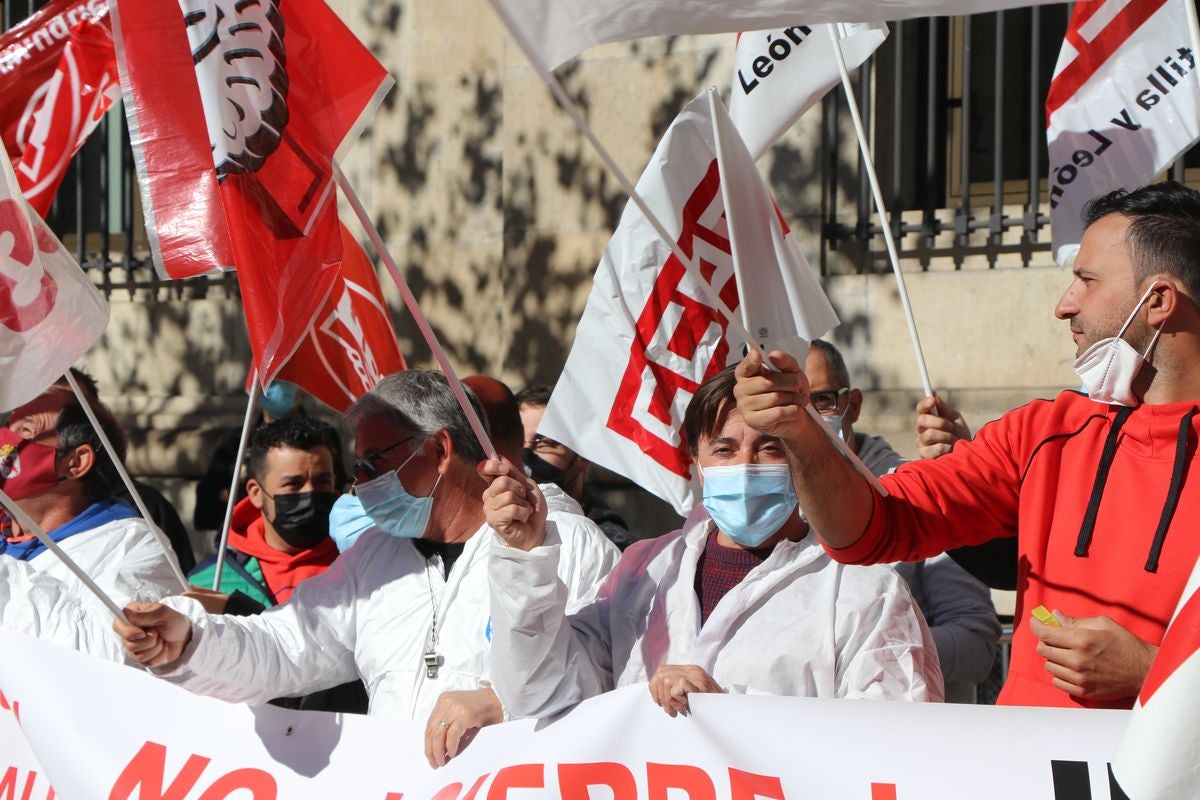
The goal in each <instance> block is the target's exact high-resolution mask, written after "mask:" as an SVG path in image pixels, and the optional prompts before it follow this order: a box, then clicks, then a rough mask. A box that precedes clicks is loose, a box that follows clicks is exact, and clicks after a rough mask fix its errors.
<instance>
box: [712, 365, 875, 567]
mask: <svg viewBox="0 0 1200 800" xmlns="http://www.w3.org/2000/svg"><path fill="white" fill-rule="evenodd" d="M770 359H771V363H772V364H774V366H775V369H774V370H772V369H771V368H770V367H769V366H768V365H766V364H764V363H763V357H762V354H761V353H759V352H758V351H757V350H751V351H750V353H748V354H747V355H746V357H745V358H743V359H742V362H741V363H740V364H738V366H737V370H736V371H735V375H736V376H737V386H736V387H735V388H734V392H733V394H734V397H736V398H737V407H738V411H740V412H741V414H742V419H743V420H745V422H746V424H747V425H749V426H750V427H752V428H754V429H755V430H758V431H761V432H762V433H766V434H770V435H772V436H778V437H779V438H780V439H781V440H782V441H783V444H784V446H785V447H786V448H787V452H788V460H789V461H790V462H791V468H792V480H793V481H794V482H795V484H796V496H797V499H798V500H799V501H800V510H801V511H802V512H803V513H804V515H805V517H807V518H808V521H809V524H811V525H812V526H813V529H814V530H816V532H817V535H818V536H820V538H821V540H822V541H823V542H825V544H826V545H828V546H829V547H832V548H834V549H842V548H845V547H849V546H850V545H852V544H854V543H855V542H857V541H858V540H859V538H860V537H861V536H862V534H863V531H865V530H866V527H867V523H868V522H870V520H871V509H872V507H873V503H874V497H873V495H874V489H872V488H871V485H870V484H869V483H867V481H866V480H865V479H864V478H863V477H862V476H861V475H859V474H858V471H857V470H856V469H855V468H854V466H853V465H852V464H851V463H850V462H849V461H847V460H846V459H845V458H844V457H843V456H842V455H841V454H840V453H839V452H838V451H837V448H836V447H834V445H833V442H831V441H830V440H829V436H828V434H827V433H826V432H825V431H824V430H823V429H822V426H821V424H820V423H819V422H817V421H816V420H814V419H813V418H812V417H811V416H810V415H809V414H808V412H806V411H805V410H804V407H805V406H806V405H808V402H809V401H808V389H809V386H808V378H807V377H806V376H805V375H804V372H803V371H802V370H801V369H800V364H799V363H798V362H797V361H796V359H795V358H793V357H792V356H790V355H788V354H787V353H783V352H780V351H778V350H773V351H772V352H771V353H770Z"/></svg>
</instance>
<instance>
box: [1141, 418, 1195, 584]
mask: <svg viewBox="0 0 1200 800" xmlns="http://www.w3.org/2000/svg"><path fill="white" fill-rule="evenodd" d="M1197 411H1198V409H1195V408H1193V409H1192V410H1191V411H1189V412H1188V413H1187V414H1185V415H1184V416H1183V419H1182V420H1180V422H1179V435H1178V436H1177V437H1176V439H1175V466H1174V467H1173V468H1172V469H1171V486H1170V488H1169V489H1167V502H1166V504H1165V505H1163V510H1162V517H1161V518H1160V519H1159V520H1158V530H1157V531H1155V532H1154V544H1152V545H1151V546H1150V555H1149V556H1148V557H1147V558H1146V572H1158V556H1159V554H1160V553H1162V548H1163V542H1164V541H1165V540H1166V538H1167V528H1169V527H1171V518H1172V517H1174V516H1175V507H1176V506H1178V505H1179V493H1180V491H1181V490H1182V489H1183V480H1184V478H1185V477H1187V465H1188V457H1187V451H1188V434H1189V433H1191V430H1192V417H1194V416H1196V413H1197Z"/></svg>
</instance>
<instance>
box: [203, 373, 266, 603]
mask: <svg viewBox="0 0 1200 800" xmlns="http://www.w3.org/2000/svg"><path fill="white" fill-rule="evenodd" d="M260 389H261V384H260V383H259V380H258V367H254V373H253V376H252V377H251V378H250V399H249V400H247V401H246V419H245V420H244V421H243V422H242V435H241V438H240V439H238V449H237V458H236V460H234V462H233V477H232V478H231V479H230V481H229V499H228V500H226V501H225V521H224V522H222V523H221V541H220V543H219V544H218V545H217V566H216V568H215V569H214V570H213V582H212V590H213V591H214V592H217V591H220V589H221V570H223V569H224V568H225V548H226V547H228V546H229V526H230V525H232V524H233V507H234V506H236V505H237V495H238V488H239V487H240V486H241V483H242V481H241V477H242V461H243V460H244V459H245V458H246V444H247V443H248V442H249V441H250V431H251V430H253V428H254V415H255V412H256V411H258V395H259V393H260Z"/></svg>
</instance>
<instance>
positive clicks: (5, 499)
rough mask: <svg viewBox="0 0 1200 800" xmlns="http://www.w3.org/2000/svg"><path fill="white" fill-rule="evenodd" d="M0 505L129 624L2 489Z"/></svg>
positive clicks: (109, 600)
mask: <svg viewBox="0 0 1200 800" xmlns="http://www.w3.org/2000/svg"><path fill="white" fill-rule="evenodd" d="M0 505H2V506H4V509H5V510H6V511H7V512H8V513H9V514H10V515H11V516H12V518H13V519H14V520H16V521H17V524H18V525H20V526H21V529H22V530H25V531H28V532H29V533H32V534H33V535H34V536H35V537H37V540H38V541H39V542H41V543H42V546H43V547H45V548H46V549H47V550H49V551H50V552H51V553H53V554H54V557H55V558H57V559H58V560H59V561H61V562H62V564H63V566H65V567H66V568H67V569H69V570H70V571H71V572H72V574H74V575H75V577H76V578H79V580H80V581H81V582H82V583H83V585H84V586H86V587H87V589H88V591H89V592H91V593H92V594H94V595H95V596H96V599H97V600H99V601H100V602H101V603H103V604H104V607H105V608H107V609H108V610H109V611H111V612H112V615H113V616H114V617H116V618H117V619H119V620H121V622H124V623H125V624H126V625H128V624H129V620H128V619H126V618H125V612H124V611H122V610H121V607H120V606H118V605H117V604H116V603H115V602H113V599H112V598H111V597H109V596H108V595H107V594H105V593H104V590H103V589H101V588H100V587H99V586H97V585H96V582H95V581H94V580H92V579H91V578H90V577H89V576H88V574H87V573H86V572H84V571H83V569H82V568H80V566H79V565H78V564H76V563H75V561H74V559H72V558H71V557H70V556H69V555H67V554H66V553H65V552H64V551H63V549H62V548H61V547H59V546H58V542H56V541H54V540H53V539H51V538H50V537H49V536H47V535H46V532H45V531H43V530H42V528H41V526H40V525H38V524H37V523H36V522H34V521H33V520H32V519H31V518H30V517H29V515H28V514H26V513H25V512H24V511H23V510H22V509H21V507H20V506H19V505H17V501H15V500H13V499H12V498H11V497H9V496H8V494H7V493H6V492H5V491H4V490H3V489H0Z"/></svg>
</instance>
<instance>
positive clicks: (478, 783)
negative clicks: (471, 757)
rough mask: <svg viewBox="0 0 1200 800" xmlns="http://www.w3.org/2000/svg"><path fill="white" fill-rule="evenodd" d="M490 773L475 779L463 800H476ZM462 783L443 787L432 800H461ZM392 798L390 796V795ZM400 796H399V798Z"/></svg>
mask: <svg viewBox="0 0 1200 800" xmlns="http://www.w3.org/2000/svg"><path fill="white" fill-rule="evenodd" d="M490 774H491V773H490V772H485V773H483V774H482V775H480V776H479V777H478V778H476V779H475V783H473V784H471V788H470V789H468V790H467V793H466V794H464V795H463V796H462V798H461V800H475V795H477V794H479V789H480V788H481V787H482V786H483V782H484V781H486V780H487V779H488V776H489V775H490ZM462 788H463V785H462V784H461V783H452V784H450V785H449V786H446V787H443V788H442V789H441V790H440V791H439V792H438V793H437V794H435V795H434V796H433V797H432V798H431V800H460V799H459V796H458V793H459V792H461V791H462ZM389 797H390V795H389ZM399 797H400V795H397V798H399Z"/></svg>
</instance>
